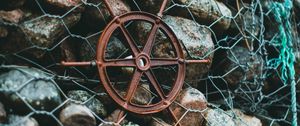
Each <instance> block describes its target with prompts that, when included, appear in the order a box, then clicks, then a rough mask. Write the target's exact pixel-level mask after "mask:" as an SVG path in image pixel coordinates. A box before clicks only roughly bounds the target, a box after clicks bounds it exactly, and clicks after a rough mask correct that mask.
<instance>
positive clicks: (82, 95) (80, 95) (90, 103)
mask: <svg viewBox="0 0 300 126" xmlns="http://www.w3.org/2000/svg"><path fill="white" fill-rule="evenodd" d="M67 96H68V97H69V98H71V99H72V100H76V101H74V103H78V104H83V103H84V105H85V106H86V107H87V108H89V109H90V110H91V111H92V112H94V113H95V114H97V115H98V116H101V117H104V116H106V115H107V111H106V109H105V106H104V105H103V104H102V102H101V101H99V100H98V99H97V98H96V97H93V98H92V95H90V94H89V93H88V92H86V91H83V90H73V91H69V92H68V95H67Z"/></svg>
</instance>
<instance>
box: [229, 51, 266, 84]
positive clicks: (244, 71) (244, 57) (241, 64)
mask: <svg viewBox="0 0 300 126" xmlns="http://www.w3.org/2000/svg"><path fill="white" fill-rule="evenodd" d="M262 63H263V59H262V57H261V56H259V55H257V54H254V55H252V54H251V52H250V51H249V49H247V48H244V47H239V46H236V47H234V48H233V49H232V50H228V52H227V63H225V64H224V65H223V67H224V74H227V75H226V76H225V77H224V79H225V80H226V82H227V83H228V84H229V86H230V87H231V88H235V87H237V86H238V84H240V83H243V82H244V83H246V82H247V81H249V82H253V81H254V79H255V78H257V77H258V76H259V75H260V74H261V73H262V68H261V66H262ZM254 87H255V85H254Z"/></svg>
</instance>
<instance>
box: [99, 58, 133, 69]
mask: <svg viewBox="0 0 300 126" xmlns="http://www.w3.org/2000/svg"><path fill="white" fill-rule="evenodd" d="M103 65H105V66H120V67H135V66H136V64H135V61H134V59H115V60H107V61H105V62H104V64H103Z"/></svg>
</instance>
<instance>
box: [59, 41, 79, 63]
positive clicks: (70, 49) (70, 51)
mask: <svg viewBox="0 0 300 126" xmlns="http://www.w3.org/2000/svg"><path fill="white" fill-rule="evenodd" d="M60 49H61V55H62V57H63V59H64V61H68V62H75V61H77V58H76V55H75V52H76V46H74V43H72V41H65V42H63V43H61V44H60Z"/></svg>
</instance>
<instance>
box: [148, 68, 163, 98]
mask: <svg viewBox="0 0 300 126" xmlns="http://www.w3.org/2000/svg"><path fill="white" fill-rule="evenodd" d="M145 74H146V76H147V77H148V79H149V81H150V83H151V84H152V85H153V87H154V88H155V90H156V92H157V93H158V95H159V96H160V98H161V100H164V99H165V97H166V96H165V94H164V91H163V89H162V88H161V86H160V85H159V83H158V81H157V79H156V77H155V76H154V74H153V72H152V71H151V70H148V71H147V72H145Z"/></svg>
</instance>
